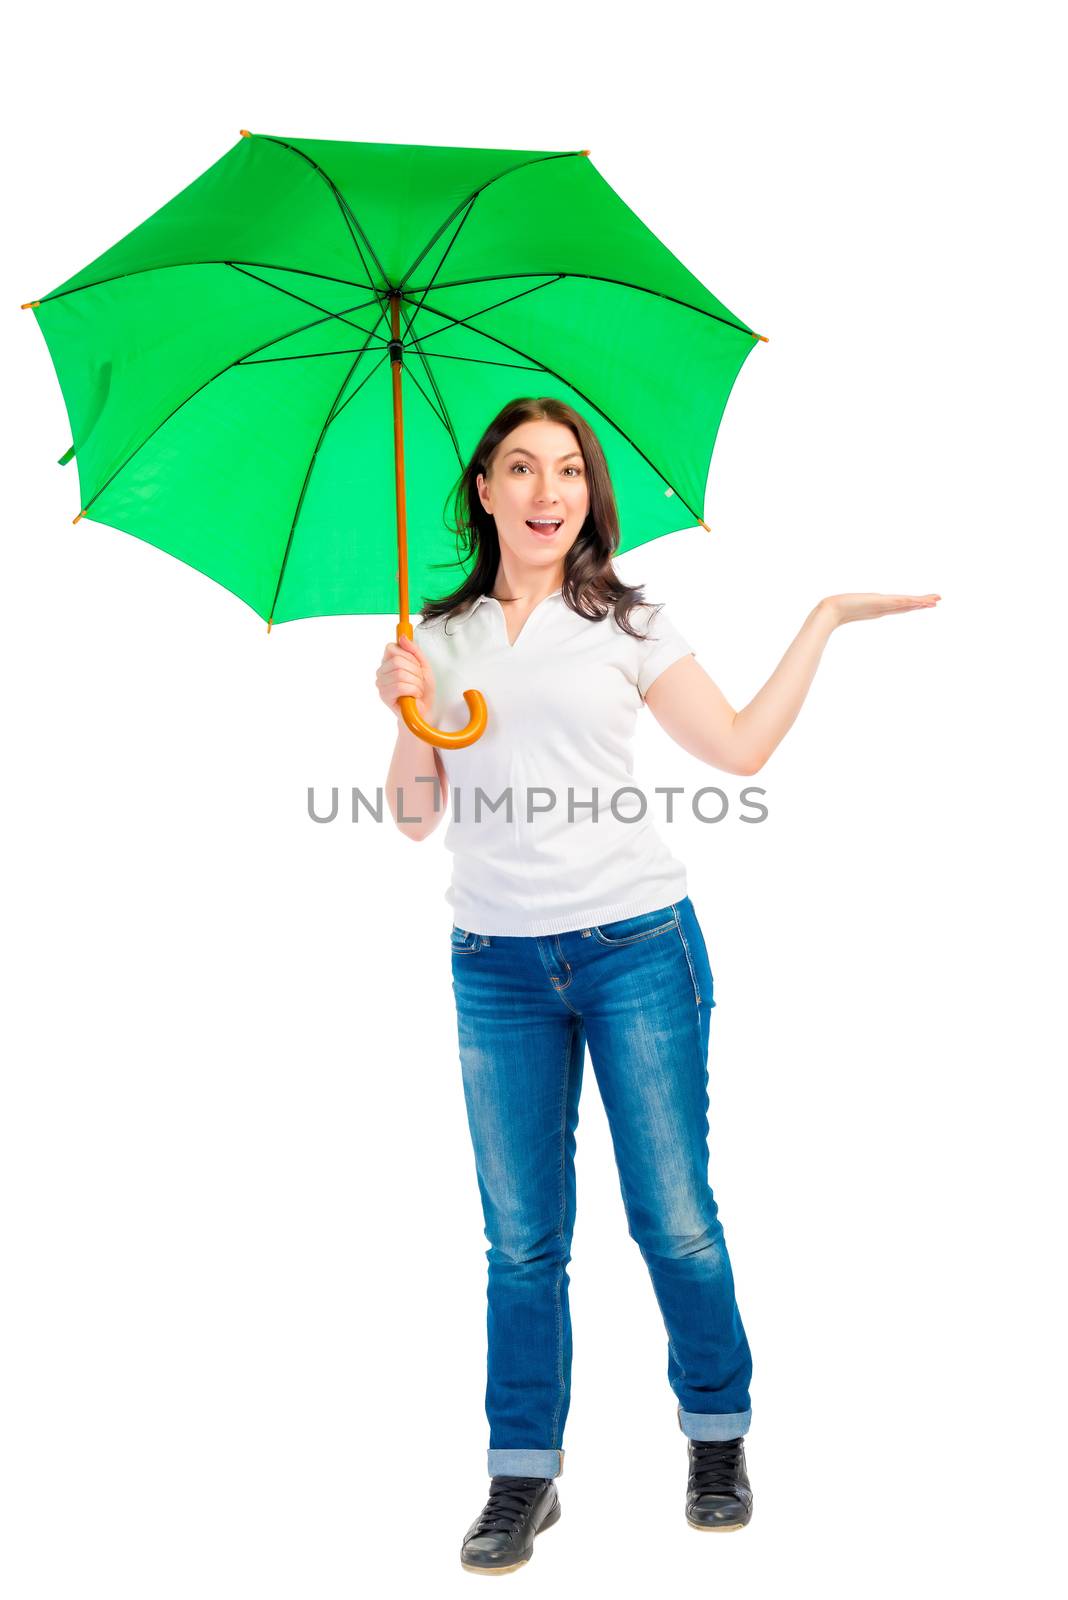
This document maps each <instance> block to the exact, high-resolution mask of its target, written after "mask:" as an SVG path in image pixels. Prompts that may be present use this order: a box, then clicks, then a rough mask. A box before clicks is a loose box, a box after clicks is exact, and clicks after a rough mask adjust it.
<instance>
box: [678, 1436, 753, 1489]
mask: <svg viewBox="0 0 1068 1600" xmlns="http://www.w3.org/2000/svg"><path fill="white" fill-rule="evenodd" d="M741 1442H742V1441H741V1440H740V1439H695V1440H694V1441H693V1466H692V1469H691V1473H690V1487H691V1488H692V1489H693V1490H695V1491H696V1493H697V1494H734V1492H735V1488H734V1486H735V1482H736V1480H737V1477H738V1453H739V1448H740V1446H741Z"/></svg>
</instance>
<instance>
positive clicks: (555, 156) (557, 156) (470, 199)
mask: <svg viewBox="0 0 1068 1600" xmlns="http://www.w3.org/2000/svg"><path fill="white" fill-rule="evenodd" d="M584 154H585V152H584V151H582V150H553V151H550V153H549V154H548V155H544V156H533V157H532V158H531V159H530V160H529V161H517V162H516V163H515V165H514V166H511V167H505V168H504V170H503V171H501V172H497V173H494V175H493V177H492V178H487V179H486V181H485V183H480V184H479V186H478V188H477V189H472V191H471V193H470V194H469V195H468V196H467V197H466V199H464V200H461V201H460V203H459V205H457V206H454V207H453V209H452V210H451V211H450V212H449V215H448V216H447V217H446V218H445V221H444V222H443V223H442V224H441V226H440V228H438V229H437V231H436V232H435V233H433V234H432V235H431V237H430V238H429V239H428V240H427V242H426V244H425V245H424V247H423V249H422V250H420V252H419V254H418V255H417V256H416V258H415V260H414V261H413V262H412V264H411V266H410V267H409V268H408V270H407V272H405V273H402V274H401V280H400V283H399V284H398V285H397V287H398V288H400V289H403V288H404V286H405V284H406V283H407V282H408V279H409V278H410V277H411V275H412V273H413V272H414V271H415V269H416V267H417V266H418V265H419V263H420V261H422V260H423V257H424V256H426V255H428V254H429V252H430V250H431V249H432V247H433V246H434V245H435V244H436V243H437V241H438V240H439V239H440V238H441V235H442V234H443V233H444V232H445V229H446V228H447V227H448V226H449V223H450V222H451V221H452V219H453V217H456V216H459V214H460V212H461V211H462V210H463V209H464V207H465V206H471V205H473V204H474V202H475V200H476V199H477V198H478V196H479V195H480V194H481V193H482V192H483V190H484V189H488V188H489V187H490V185H491V184H493V183H499V182H500V180H501V179H502V178H508V177H511V175H512V174H513V173H514V172H522V171H524V170H525V169H526V168H527V167H536V166H537V165H538V163H539V162H541V161H565V160H569V159H570V158H571V157H572V156H580V155H584Z"/></svg>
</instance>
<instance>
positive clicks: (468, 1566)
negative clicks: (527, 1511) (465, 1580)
mask: <svg viewBox="0 0 1068 1600" xmlns="http://www.w3.org/2000/svg"><path fill="white" fill-rule="evenodd" d="M559 1521H560V1502H559V1501H557V1502H556V1505H555V1506H554V1507H553V1509H552V1510H551V1511H550V1512H549V1515H548V1516H547V1517H546V1519H545V1521H544V1522H543V1523H542V1525H541V1527H540V1528H539V1529H538V1530H537V1533H535V1535H534V1537H535V1539H536V1538H537V1537H538V1534H539V1533H544V1532H545V1530H546V1528H551V1527H552V1525H553V1523H554V1522H559ZM533 1554H534V1552H533V1550H532V1551H531V1552H530V1555H531V1556H532V1555H533ZM529 1560H530V1556H524V1557H523V1559H522V1561H513V1562H512V1564H511V1566H510V1567H484V1566H481V1565H479V1564H478V1563H476V1562H472V1561H465V1560H464V1558H463V1556H461V1557H460V1565H461V1567H463V1569H464V1571H465V1572H490V1573H505V1572H518V1571H519V1569H520V1567H525V1566H526V1564H527V1562H528V1561H529Z"/></svg>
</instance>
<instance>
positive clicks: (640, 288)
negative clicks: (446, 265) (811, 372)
mask: <svg viewBox="0 0 1068 1600" xmlns="http://www.w3.org/2000/svg"><path fill="white" fill-rule="evenodd" d="M536 276H537V277H541V276H543V274H541V273H534V272H495V273H490V274H487V275H486V277H484V278H455V279H454V280H453V281H452V282H451V283H439V284H435V285H434V287H435V288H438V289H460V288H463V287H464V286H465V285H466V284H469V283H497V282H502V281H506V280H507V279H509V278H533V277H536ZM561 278H588V279H589V280H590V282H592V283H615V284H618V285H619V287H620V288H621V289H634V290H635V291H636V292H637V293H638V294H651V295H655V296H656V297H657V299H658V300H669V301H670V302H671V304H672V305H676V306H682V307H683V308H684V309H685V310H686V311H696V313H697V315H698V316H700V317H709V318H711V320H712V321H713V322H721V323H722V324H723V326H724V327H725V328H733V329H734V330H735V332H736V333H744V334H745V335H746V336H747V337H748V338H750V339H759V340H761V342H762V343H764V344H766V343H767V340H766V339H765V337H764V335H763V334H760V333H754V332H753V331H752V329H751V328H745V327H743V326H742V324H741V323H740V322H729V321H728V320H727V318H726V317H721V316H719V315H718V314H717V313H716V312H715V311H706V310H705V309H704V307H703V306H695V305H691V303H690V301H689V300H680V299H679V298H678V296H677V295H673V294H665V293H664V291H663V290H662V289H650V288H647V287H646V285H645V284H642V283H629V282H628V281H627V279H626V278H608V277H605V276H604V274H602V273H599V272H557V273H555V275H554V276H553V278H552V279H551V280H550V281H551V282H553V283H559V281H560V279H561ZM428 287H429V285H428ZM545 287H546V286H545V285H544V284H536V285H535V288H538V289H542V288H545ZM408 293H409V294H418V293H419V290H418V289H410V290H408ZM498 304H501V305H506V304H507V301H499V302H498ZM487 310H490V311H492V310H493V307H492V306H489V307H487ZM481 314H482V313H481V312H479V313H477V315H479V316H481Z"/></svg>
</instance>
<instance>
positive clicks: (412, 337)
mask: <svg viewBox="0 0 1068 1600" xmlns="http://www.w3.org/2000/svg"><path fill="white" fill-rule="evenodd" d="M473 205H474V200H473V199H472V201H471V205H469V206H468V207H467V210H466V211H465V212H464V214H463V216H462V217H461V218H460V221H459V223H458V225H457V227H456V231H455V232H454V234H453V236H452V238H451V239H450V240H449V243H448V246H447V248H446V250H445V253H444V255H443V256H442V257H441V260H440V261H439V262H438V264H437V267H436V268H435V269H434V277H432V278H431V280H430V283H428V284H427V286H426V288H425V289H424V290H423V299H422V300H421V301H420V302H419V304H418V305H417V306H415V307H414V309H413V311H412V314H411V316H409V315H408V311H407V307H406V305H405V296H404V295H403V294H401V295H399V296H398V307H399V310H400V314H401V316H402V317H403V318H404V328H405V333H406V335H407V337H408V342H409V348H410V349H413V350H414V351H415V353H416V355H417V356H418V357H419V360H420V361H421V362H422V364H423V370H424V372H425V373H426V379H427V382H428V383H429V384H430V386H431V388H432V389H433V390H434V393H435V394H436V395H437V397H438V402H439V404H440V406H441V413H440V420H441V423H442V426H443V427H444V428H445V429H446V431H447V433H448V435H449V438H450V440H451V441H452V448H453V451H454V452H455V455H456V459H457V461H458V462H459V465H460V470H461V472H462V471H463V469H464V465H465V463H464V457H463V451H462V450H461V448H460V440H459V438H458V437H457V433H456V429H455V427H454V426H453V421H452V418H451V417H450V415H449V408H448V406H447V405H446V404H445V396H444V395H443V394H442V392H441V390H440V388H439V387H438V381H437V379H436V378H435V376H434V373H433V370H432V369H431V368H430V367H428V366H427V364H426V357H425V355H424V354H423V350H422V346H421V343H420V340H419V336H418V334H416V333H415V332H414V331H413V329H414V325H415V319H416V317H417V316H418V315H419V313H420V311H421V310H422V309H423V304H424V302H425V300H426V297H427V295H428V294H429V292H430V289H431V287H432V285H433V282H434V278H436V277H437V275H438V273H439V272H440V271H441V269H442V267H443V266H444V265H445V262H446V259H447V258H448V254H449V251H450V250H451V249H452V247H453V245H454V244H455V243H456V241H457V239H458V238H459V237H460V232H461V230H462V228H463V226H464V223H465V222H466V221H467V219H468V217H469V216H470V215H471V207H472V206H473ZM405 370H406V371H407V372H408V373H409V374H410V376H411V378H412V381H413V382H414V383H415V384H416V386H417V387H421V386H420V385H419V380H418V379H417V378H416V376H415V372H414V370H413V368H412V366H411V364H410V363H408V362H405ZM424 398H425V399H426V401H427V404H428V405H430V408H431V410H432V411H433V410H434V407H433V405H431V402H430V399H429V397H428V396H424ZM435 415H436V416H437V415H438V413H437V412H435Z"/></svg>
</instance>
